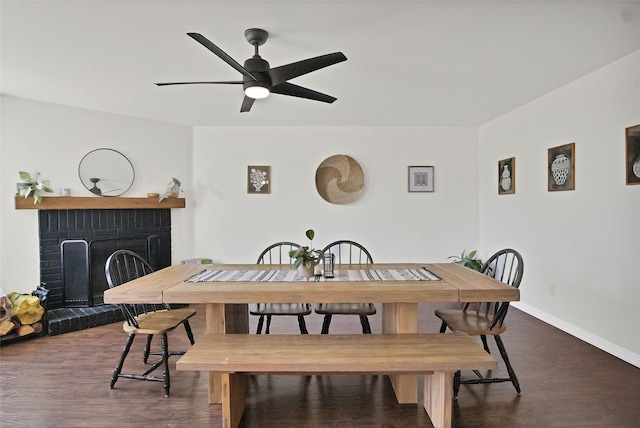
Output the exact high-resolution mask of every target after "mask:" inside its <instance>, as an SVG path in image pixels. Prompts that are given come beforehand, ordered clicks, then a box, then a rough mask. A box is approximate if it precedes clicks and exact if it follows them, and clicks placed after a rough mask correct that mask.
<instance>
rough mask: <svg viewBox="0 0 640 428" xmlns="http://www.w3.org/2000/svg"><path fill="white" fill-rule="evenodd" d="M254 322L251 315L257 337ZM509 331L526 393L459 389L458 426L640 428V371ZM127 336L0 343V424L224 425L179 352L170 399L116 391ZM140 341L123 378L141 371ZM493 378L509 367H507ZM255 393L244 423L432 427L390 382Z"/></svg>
mask: <svg viewBox="0 0 640 428" xmlns="http://www.w3.org/2000/svg"><path fill="white" fill-rule="evenodd" d="M441 306H442V305H436V304H421V305H420V313H419V319H420V332H437V331H438V328H439V323H438V320H437V318H435V316H434V315H433V310H434V309H435V308H437V307H441ZM196 308H197V309H198V311H199V312H198V315H196V317H195V318H194V319H193V322H192V326H193V330H194V333H195V335H196V341H197V340H198V335H200V334H202V333H203V332H204V307H196ZM380 312H381V311H379V313H378V315H376V316H375V317H373V318H372V320H371V325H372V329H373V331H374V333H376V332H380ZM255 324H256V320H255V319H254V318H252V320H251V329H252V331H255ZM307 324H308V328H309V331H310V332H311V333H318V332H319V331H320V328H321V325H322V318H321V317H320V316H317V315H312V316H311V317H308V323H307ZM507 324H508V329H507V331H506V332H505V333H504V334H503V339H504V342H505V345H506V347H507V351H508V352H509V356H510V357H511V361H512V364H513V366H514V369H515V370H516V372H517V374H518V377H519V379H520V384H521V386H522V395H521V396H518V395H517V394H516V392H515V390H514V388H513V386H512V385H511V384H509V383H502V384H492V385H463V386H462V387H461V390H460V395H459V398H458V400H457V401H455V402H454V405H453V421H454V426H455V427H458V428H466V427H474V428H483V427H487V428H489V427H526V428H529V427H531V428H539V427H620V428H623V427H624V428H626V427H629V428H631V427H638V426H640V409H639V407H638V406H637V400H638V397H640V369H638V368H636V367H634V366H632V365H630V364H627V363H625V362H624V361H621V360H619V359H618V358H615V357H613V356H611V355H609V354H607V353H605V352H603V351H601V350H599V349H597V348H595V347H593V346H591V345H589V344H586V343H585V342H582V341H580V340H578V339H576V338H574V337H572V336H570V335H568V334H566V333H564V332H561V331H559V330H557V329H555V328H553V327H551V326H549V325H547V324H545V323H543V322H541V321H539V320H536V319H535V318H532V317H530V316H529V315H527V314H524V313H522V312H520V311H518V310H516V309H512V310H510V313H509V315H508V317H507ZM271 329H272V332H273V333H291V334H298V325H297V322H296V320H295V319H292V318H289V317H282V318H278V317H275V318H274V321H273V323H272V327H271ZM360 331H361V327H360V323H359V321H358V319H357V317H347V316H342V317H340V316H336V317H334V320H333V322H332V325H331V332H332V333H353V334H360ZM125 337H126V335H125V333H124V332H123V331H122V328H121V326H120V324H119V323H118V324H111V325H106V326H100V327H96V328H92V329H89V330H82V331H77V332H73V333H67V334H62V335H58V336H52V337H40V338H33V339H28V340H23V341H20V342H13V343H9V344H3V345H2V348H0V427H34V426H42V427H113V426H122V427H148V426H159V427H204V426H207V427H219V426H221V414H220V406H219V405H209V404H208V403H207V376H206V374H204V373H197V372H176V371H175V361H176V359H177V357H172V363H171V370H172V372H171V375H172V377H171V396H170V397H169V398H165V397H164V393H163V390H162V385H161V384H160V383H157V382H141V381H131V380H128V379H120V380H118V383H117V384H116V387H115V389H113V390H110V389H109V381H110V378H111V372H112V370H113V367H114V366H115V364H116V362H117V360H118V357H119V355H120V352H121V350H122V346H123V345H124V341H125ZM141 339H142V338H138V339H136V342H135V343H134V345H133V348H132V350H131V355H130V357H129V360H128V361H127V364H125V368H124V371H126V370H127V368H129V369H130V370H131V371H134V370H137V369H139V368H140V367H141V366H143V364H142V358H141V356H142V348H143V346H144V341H143V340H141ZM489 339H490V341H489V344H490V348H491V351H492V353H493V354H494V355H496V356H498V355H499V354H498V351H497V348H496V346H495V342H493V341H492V339H491V338H489ZM169 344H170V347H171V348H173V349H186V348H187V346H188V340H187V337H186V334H184V332H183V331H182V330H177V331H175V332H173V333H172V334H171V335H170V338H169ZM156 346H159V343H156ZM132 357H133V358H132ZM498 371H504V369H503V366H502V365H501V366H500V368H499V369H498ZM469 375H470V374H469V373H463V376H469ZM249 388H250V394H249V395H250V398H249V403H248V406H247V409H246V411H245V416H244V418H243V425H242V426H244V427H261V428H265V427H266V428H269V427H279V428H280V427H283V426H296V427H311V428H315V427H318V428H320V427H322V428H327V427H330V428H331V427H336V428H337V427H340V428H344V427H349V428H352V427H353V428H359V427H363V428H364V427H367V428H371V427H379V428H382V427H430V426H432V425H431V422H430V421H429V419H428V417H427V415H426V413H425V411H424V409H423V408H422V407H421V406H420V405H413V404H409V405H407V404H404V405H399V404H397V403H396V401H395V398H394V394H393V391H392V389H391V386H390V384H389V382H388V380H387V379H386V378H385V377H384V376H352V375H348V376H266V375H265V376H255V377H253V378H252V380H251V382H250V383H249ZM421 396H422V392H420V397H421ZM141 409H142V410H141Z"/></svg>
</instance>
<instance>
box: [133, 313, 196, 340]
mask: <svg viewBox="0 0 640 428" xmlns="http://www.w3.org/2000/svg"><path fill="white" fill-rule="evenodd" d="M195 314H196V310H195V309H190V308H180V309H171V310H169V311H166V310H165V311H157V312H149V313H148V314H142V315H138V316H137V317H136V321H138V325H139V326H140V327H139V328H136V327H134V326H132V325H129V324H128V323H127V322H126V321H125V322H124V324H123V325H122V328H123V330H124V331H126V332H127V333H129V334H162V333H168V332H170V331H172V330H174V329H175V328H176V327H178V326H179V325H180V324H182V323H183V322H185V321H186V320H188V319H189V318H191V317H192V316H194V315H195Z"/></svg>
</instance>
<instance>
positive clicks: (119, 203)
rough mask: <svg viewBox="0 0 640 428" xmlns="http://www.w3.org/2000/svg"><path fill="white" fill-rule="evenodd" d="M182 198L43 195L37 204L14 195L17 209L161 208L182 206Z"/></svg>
mask: <svg viewBox="0 0 640 428" xmlns="http://www.w3.org/2000/svg"><path fill="white" fill-rule="evenodd" d="M185 205H186V204H185V199H184V198H167V199H164V200H163V201H162V202H158V198H121V197H117V196H116V197H98V196H96V197H93V196H88V197H83V196H51V197H43V198H42V202H40V203H39V204H35V205H34V203H33V198H32V197H29V198H22V197H19V196H16V209H17V210H106V209H136V208H137V209H143V208H144V209H162V208H184V207H185Z"/></svg>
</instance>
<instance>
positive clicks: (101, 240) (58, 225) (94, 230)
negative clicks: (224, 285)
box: [39, 208, 171, 335]
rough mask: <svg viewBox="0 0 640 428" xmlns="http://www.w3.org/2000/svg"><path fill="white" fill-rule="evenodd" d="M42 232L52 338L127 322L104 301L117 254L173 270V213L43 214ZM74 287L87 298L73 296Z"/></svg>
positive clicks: (101, 211) (42, 273)
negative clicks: (107, 268) (110, 262)
mask: <svg viewBox="0 0 640 428" xmlns="http://www.w3.org/2000/svg"><path fill="white" fill-rule="evenodd" d="M39 231H40V280H41V281H42V282H43V283H45V284H46V288H47V289H49V295H48V307H47V316H46V319H47V325H48V327H47V333H48V334H49V335H56V334H61V333H67V332H70V331H76V330H82V329H86V328H90V327H95V326H98V325H104V324H109V323H112V322H116V321H121V320H123V318H122V314H121V313H120V309H119V307H118V306H117V305H105V304H103V301H102V292H103V291H104V289H106V288H107V285H106V278H105V277H104V262H105V260H106V257H107V256H108V254H110V252H111V251H115V250H116V249H120V248H125V249H131V250H132V251H135V252H138V253H139V254H140V255H142V256H143V257H145V258H146V259H147V260H148V261H149V262H150V264H151V266H152V267H153V268H154V269H161V268H164V267H167V266H169V265H171V210H170V209H168V208H167V209H164V208H163V209H77V210H41V211H39ZM65 248H66V249H65ZM69 249H71V250H69ZM84 249H86V250H84ZM63 251H64V257H63ZM70 286H73V287H75V288H80V289H81V291H80V294H82V296H83V297H81V298H76V294H77V293H78V290H75V291H69V290H67V288H69V287H70ZM70 294H73V295H74V298H71V297H69V295H70ZM65 295H66V296H67V297H66V298H65Z"/></svg>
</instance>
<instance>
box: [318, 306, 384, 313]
mask: <svg viewBox="0 0 640 428" xmlns="http://www.w3.org/2000/svg"><path fill="white" fill-rule="evenodd" d="M316 313H317V314H321V315H326V314H332V315H375V313H376V307H375V305H374V304H373V303H320V304H319V305H318V306H317V308H316Z"/></svg>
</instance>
